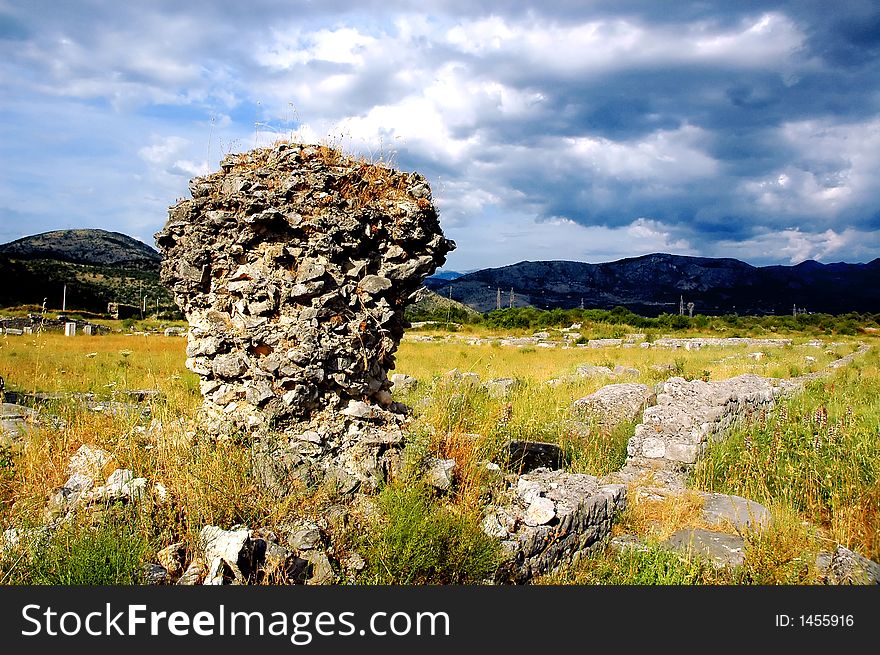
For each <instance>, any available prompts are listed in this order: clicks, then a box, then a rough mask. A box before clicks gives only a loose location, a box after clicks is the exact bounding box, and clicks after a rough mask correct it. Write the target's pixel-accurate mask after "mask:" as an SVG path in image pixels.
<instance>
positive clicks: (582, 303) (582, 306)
mask: <svg viewBox="0 0 880 655" xmlns="http://www.w3.org/2000/svg"><path fill="white" fill-rule="evenodd" d="M583 308H584V297H583V296H581V309H583Z"/></svg>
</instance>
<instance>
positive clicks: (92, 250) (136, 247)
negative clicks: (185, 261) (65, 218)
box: [0, 230, 162, 271]
mask: <svg viewBox="0 0 880 655" xmlns="http://www.w3.org/2000/svg"><path fill="white" fill-rule="evenodd" d="M0 255H6V256H7V257H8V258H10V259H18V260H22V259H54V260H56V261H62V262H70V263H73V264H91V265H95V266H102V265H103V266H124V267H126V268H142V269H144V270H156V271H158V270H159V264H160V262H161V260H162V257H161V255H160V254H159V253H158V252H157V251H156V250H155V249H154V248H151V247H150V246H148V245H147V244H145V243H144V242H142V241H138V240H137V239H133V238H132V237H130V236H128V235H126V234H122V233H120V232H108V231H107V230H55V231H53V232H43V233H42V234H35V235H34V236H29V237H23V238H21V239H16V240H15V241H11V242H9V243H5V244H3V245H0Z"/></svg>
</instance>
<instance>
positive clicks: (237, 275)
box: [156, 144, 455, 482]
mask: <svg viewBox="0 0 880 655" xmlns="http://www.w3.org/2000/svg"><path fill="white" fill-rule="evenodd" d="M190 190H191V192H192V196H193V197H192V199H191V200H182V201H180V202H178V203H177V204H176V205H174V206H173V207H171V208H170V210H169V218H168V222H167V224H166V225H165V228H164V229H163V230H162V231H161V232H159V233H158V234H157V235H156V242H157V244H158V245H159V247H160V249H161V250H162V252H163V255H164V258H163V265H162V271H161V278H162V281H163V283H164V284H165V285H166V286H167V287H168V288H169V289H170V290H171V291H172V293H173V294H174V298H175V302H176V303H177V304H178V306H179V307H180V309H181V310H182V311H183V313H184V315H185V316H186V319H187V321H188V322H189V325H190V330H189V335H188V346H187V356H188V359H187V366H188V367H189V369H190V370H192V371H194V372H195V373H197V374H198V375H199V376H200V378H201V383H200V388H201V392H202V395H203V397H204V412H203V414H204V416H205V418H206V421H205V424H206V427H207V428H208V429H209V430H210V431H212V432H214V433H216V434H231V433H235V432H244V433H250V434H256V435H260V434H265V433H266V432H269V431H273V432H283V433H284V434H286V435H290V436H291V442H292V443H291V444H287V445H286V446H285V452H286V456H288V457H289V458H293V459H296V458H297V457H299V458H300V459H302V460H303V461H304V462H306V463H311V464H316V465H317V468H322V467H324V466H325V465H329V464H330V463H332V464H333V465H334V466H337V467H338V468H341V469H343V470H345V471H346V472H347V473H348V474H350V475H354V476H355V477H356V478H358V479H360V480H362V481H369V480H373V481H374V482H375V480H374V479H373V477H374V474H375V473H376V470H378V469H387V468H388V466H389V464H388V462H381V463H379V464H378V465H376V466H370V464H369V462H368V463H367V465H366V468H371V469H373V470H369V471H367V470H363V469H364V466H362V462H361V460H362V459H363V458H361V457H360V456H358V457H355V458H351V457H349V456H348V453H349V451H350V450H351V449H352V448H354V447H355V446H356V445H357V444H360V445H361V446H363V445H364V444H365V443H366V442H371V443H372V445H371V446H370V447H369V448H367V450H369V451H371V453H370V454H369V455H367V457H366V459H367V460H374V459H376V458H379V459H382V458H383V456H384V451H385V450H387V449H388V446H390V445H396V444H397V442H398V441H399V439H397V438H396V437H394V438H392V439H390V441H391V442H394V444H391V443H389V439H388V438H385V437H383V436H382V435H381V433H382V431H383V430H384V428H385V427H386V426H392V427H396V426H398V425H399V424H400V422H401V420H402V416H403V409H404V408H402V407H401V406H398V405H396V404H395V403H393V401H392V398H391V394H390V388H391V382H390V381H389V380H388V371H389V370H391V369H393V368H394V353H395V351H396V349H397V346H398V344H399V343H400V340H401V338H402V336H403V331H404V327H405V320H404V315H403V313H404V309H405V307H406V305H407V304H409V302H410V301H411V298H412V296H413V294H415V293H416V291H417V290H418V289H419V288H420V286H421V283H422V281H423V280H424V278H425V277H426V276H428V275H430V274H431V273H433V272H434V270H435V269H436V268H437V267H438V266H442V265H443V263H444V262H445V256H446V254H447V253H448V252H449V251H450V250H452V249H453V248H454V247H455V244H454V243H453V242H451V241H449V240H447V239H445V238H444V237H443V234H442V232H441V229H440V224H439V219H438V216H437V212H436V211H435V209H434V206H433V204H432V201H431V189H430V187H429V186H428V183H427V181H426V180H425V178H424V177H422V176H421V175H419V174H417V173H401V172H397V171H394V170H391V169H389V168H385V167H383V166H380V165H373V164H369V163H366V162H363V161H358V160H355V159H351V158H348V157H346V156H344V155H342V154H341V153H339V152H338V151H335V150H332V149H330V148H327V147H324V146H307V145H295V144H279V145H276V146H274V147H271V148H265V149H258V150H254V151H251V152H249V153H246V154H240V155H229V156H227V157H226V158H225V159H224V160H223V161H222V162H221V170H220V171H219V172H216V173H212V174H210V175H207V176H204V177H197V178H194V179H193V180H192V181H191V182H190ZM364 431H366V432H369V434H366V435H364V434H362V433H363V432H364ZM300 443H301V444H303V447H302V448H301V449H299V450H298V448H299V446H298V445H297V444H300Z"/></svg>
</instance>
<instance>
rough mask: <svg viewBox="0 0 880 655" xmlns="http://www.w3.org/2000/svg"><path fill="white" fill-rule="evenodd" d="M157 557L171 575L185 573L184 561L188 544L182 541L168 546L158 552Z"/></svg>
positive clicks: (175, 575)
mask: <svg viewBox="0 0 880 655" xmlns="http://www.w3.org/2000/svg"><path fill="white" fill-rule="evenodd" d="M156 559H157V560H158V561H159V564H161V565H162V567H163V568H164V569H165V570H166V571H167V573H168V575H170V576H171V577H175V578H176V577H177V576H179V575H182V574H183V563H184V562H185V561H186V544H185V543H184V542H182V541H179V542H177V543H173V544H171V545H170V546H166V547H165V548H163V549H162V550H160V551H159V552H158V553H156Z"/></svg>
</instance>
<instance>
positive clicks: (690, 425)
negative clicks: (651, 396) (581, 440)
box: [610, 374, 783, 489]
mask: <svg viewBox="0 0 880 655" xmlns="http://www.w3.org/2000/svg"><path fill="white" fill-rule="evenodd" d="M782 390H783V389H782V387H780V386H778V385H775V384H774V383H773V381H771V380H768V379H766V378H762V377H760V376H757V375H750V374H747V375H740V376H737V377H734V378H730V379H727V380H720V381H717V382H704V381H702V380H692V381H687V380H685V379H684V378H680V377H673V378H670V379H669V380H667V381H666V382H665V383H664V384H662V385H660V393H658V394H657V404H656V405H653V406H651V407H648V408H647V409H645V411H644V412H643V414H642V422H641V423H640V424H639V425H637V426H636V429H635V434H634V435H633V436H632V437H631V438H630V440H629V443H628V444H627V461H626V465H625V466H624V468H623V469H622V470H621V471H619V472H618V473H616V474H612V476H610V477H611V479H613V480H615V481H621V482H627V481H632V480H635V479H637V478H639V477H640V476H643V475H645V474H647V473H652V474H657V473H660V472H662V473H663V475H662V476H661V477H662V478H663V479H664V484H666V485H668V486H670V487H674V488H678V489H684V486H685V478H686V475H687V472H688V470H689V469H691V468H692V467H693V466H694V465H695V464H696V462H697V460H698V459H699V457H700V455H701V454H702V452H703V450H704V449H705V447H706V443H707V442H708V440H709V439H718V438H723V436H724V435H725V434H726V432H727V431H728V430H729V429H730V427H731V426H732V425H733V424H734V423H735V422H736V421H737V419H738V418H739V417H740V416H741V415H743V414H744V413H746V412H749V411H758V410H760V409H761V408H768V407H770V406H772V405H773V403H774V400H775V398H776V397H777V396H778V395H779V394H780V393H782Z"/></svg>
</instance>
